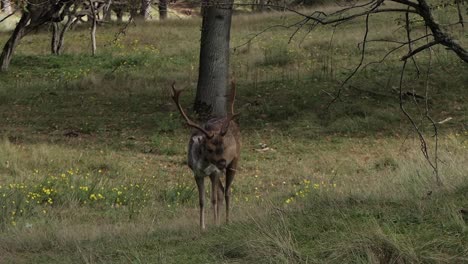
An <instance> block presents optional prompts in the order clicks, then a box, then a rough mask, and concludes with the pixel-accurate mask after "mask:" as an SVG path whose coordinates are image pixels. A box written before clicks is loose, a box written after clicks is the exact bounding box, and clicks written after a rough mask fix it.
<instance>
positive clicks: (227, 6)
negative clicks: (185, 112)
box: [194, 0, 233, 119]
mask: <svg viewBox="0 0 468 264" xmlns="http://www.w3.org/2000/svg"><path fill="white" fill-rule="evenodd" d="M232 6H233V0H224V1H213V0H204V1H202V16H203V22H202V29H201V43H200V66H199V75H198V85H197V95H196V98H195V103H194V110H195V112H197V114H198V115H199V116H200V118H201V119H206V118H208V117H223V116H226V91H227V86H228V82H229V42H230V36H231V34H230V33H231V18H232Z"/></svg>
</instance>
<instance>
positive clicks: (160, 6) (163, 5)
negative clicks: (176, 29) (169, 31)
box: [158, 0, 167, 20]
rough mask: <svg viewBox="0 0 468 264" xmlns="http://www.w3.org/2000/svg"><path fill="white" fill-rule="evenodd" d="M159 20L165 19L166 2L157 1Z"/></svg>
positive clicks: (165, 0)
mask: <svg viewBox="0 0 468 264" xmlns="http://www.w3.org/2000/svg"><path fill="white" fill-rule="evenodd" d="M158 9H159V19H161V20H163V19H166V18H167V0H159V3H158Z"/></svg>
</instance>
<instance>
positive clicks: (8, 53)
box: [0, 11, 31, 71]
mask: <svg viewBox="0 0 468 264" xmlns="http://www.w3.org/2000/svg"><path fill="white" fill-rule="evenodd" d="M29 20H31V14H30V13H29V12H28V11H25V12H24V13H23V15H22V16H21V19H20V21H19V22H18V24H17V25H16V28H15V30H14V31H13V34H12V35H11V37H10V39H8V41H7V43H6V44H5V47H3V52H2V55H1V56H0V63H1V66H0V71H7V70H8V67H9V66H10V62H11V58H12V56H13V52H14V51H15V48H16V46H17V45H18V42H19V41H20V39H21V38H22V37H23V36H24V32H25V29H26V26H27V25H28V22H29Z"/></svg>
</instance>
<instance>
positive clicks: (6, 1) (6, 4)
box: [0, 0, 13, 15]
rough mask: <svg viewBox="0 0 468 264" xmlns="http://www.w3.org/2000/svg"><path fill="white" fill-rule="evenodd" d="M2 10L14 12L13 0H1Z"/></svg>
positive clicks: (7, 12)
mask: <svg viewBox="0 0 468 264" xmlns="http://www.w3.org/2000/svg"><path fill="white" fill-rule="evenodd" d="M0 4H1V11H2V12H4V13H6V14H7V15H8V14H11V12H13V8H12V7H11V1H10V0H1V2H0Z"/></svg>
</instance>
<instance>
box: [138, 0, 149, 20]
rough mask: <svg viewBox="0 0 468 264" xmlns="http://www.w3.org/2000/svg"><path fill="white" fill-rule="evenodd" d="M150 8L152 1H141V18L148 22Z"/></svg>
mask: <svg viewBox="0 0 468 264" xmlns="http://www.w3.org/2000/svg"><path fill="white" fill-rule="evenodd" d="M150 8H151V0H141V10H140V16H141V17H142V18H143V19H144V20H148V19H149V18H150Z"/></svg>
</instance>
